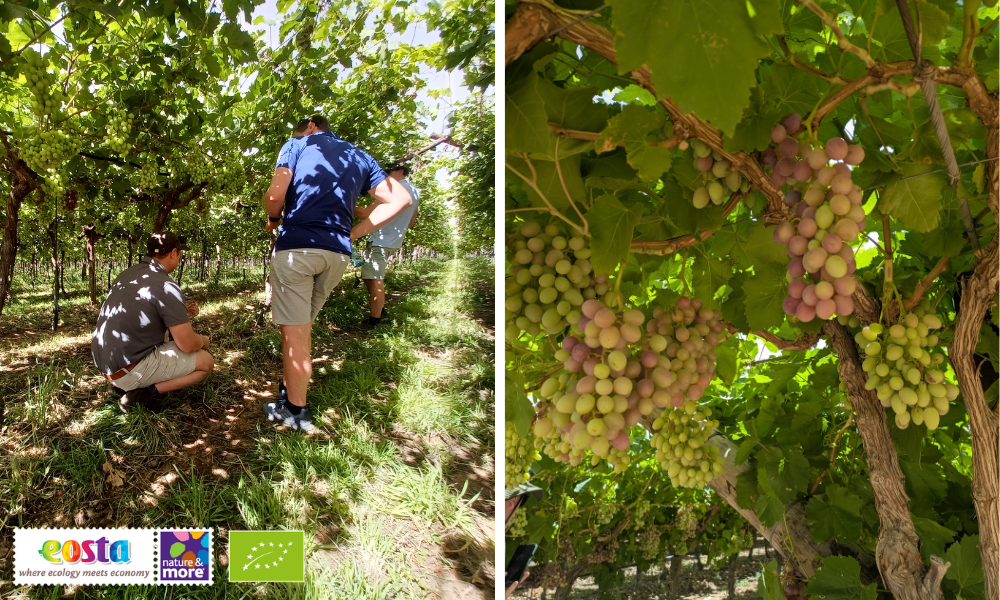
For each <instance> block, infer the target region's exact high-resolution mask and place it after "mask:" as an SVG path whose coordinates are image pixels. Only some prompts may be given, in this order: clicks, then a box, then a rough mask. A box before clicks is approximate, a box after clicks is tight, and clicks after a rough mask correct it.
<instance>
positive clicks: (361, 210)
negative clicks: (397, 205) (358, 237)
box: [354, 201, 381, 219]
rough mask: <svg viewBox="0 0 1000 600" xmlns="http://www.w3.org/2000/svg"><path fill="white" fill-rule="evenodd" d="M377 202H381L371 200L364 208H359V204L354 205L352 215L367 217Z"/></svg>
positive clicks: (360, 217) (361, 217)
mask: <svg viewBox="0 0 1000 600" xmlns="http://www.w3.org/2000/svg"><path fill="white" fill-rule="evenodd" d="M379 204H381V202H378V201H376V202H372V203H371V204H369V205H368V206H366V207H364V208H361V207H360V206H355V207H354V216H355V217H357V218H359V219H367V218H368V217H369V216H371V214H372V211H373V210H375V207H376V206H378V205H379Z"/></svg>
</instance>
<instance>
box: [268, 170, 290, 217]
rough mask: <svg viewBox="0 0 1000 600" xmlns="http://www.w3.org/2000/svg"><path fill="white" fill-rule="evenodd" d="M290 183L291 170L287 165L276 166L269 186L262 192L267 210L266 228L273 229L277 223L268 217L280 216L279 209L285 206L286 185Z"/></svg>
mask: <svg viewBox="0 0 1000 600" xmlns="http://www.w3.org/2000/svg"><path fill="white" fill-rule="evenodd" d="M291 183H292V170H291V169H289V168H288V167H278V168H277V169H275V170H274V176H273V177H272V178H271V186H270V187H268V188H267V192H266V193H265V194H264V210H266V211H267V216H268V223H267V230H268V231H270V230H272V229H275V228H276V227H277V225H276V224H275V223H274V222H272V221H271V220H270V219H278V218H281V211H282V209H284V207H285V194H286V193H288V186H289V185H290V184H291Z"/></svg>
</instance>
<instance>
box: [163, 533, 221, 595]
mask: <svg viewBox="0 0 1000 600" xmlns="http://www.w3.org/2000/svg"><path fill="white" fill-rule="evenodd" d="M159 542H160V544H159V557H158V560H159V581H160V582H163V583H187V584H192V583H193V584H199V583H202V584H204V583H212V530H211V529H188V530H161V531H160V532H159Z"/></svg>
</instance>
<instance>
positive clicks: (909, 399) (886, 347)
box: [854, 298, 959, 430]
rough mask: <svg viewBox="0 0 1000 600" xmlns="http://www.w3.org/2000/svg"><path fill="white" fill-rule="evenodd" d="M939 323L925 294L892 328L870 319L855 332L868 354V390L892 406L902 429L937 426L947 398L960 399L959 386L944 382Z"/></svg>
mask: <svg viewBox="0 0 1000 600" xmlns="http://www.w3.org/2000/svg"><path fill="white" fill-rule="evenodd" d="M941 326H942V323H941V319H940V317H938V316H937V315H936V314H934V309H933V308H931V305H930V303H929V302H928V301H927V299H926V298H925V299H924V300H922V301H921V303H920V304H919V305H918V306H917V307H915V308H914V309H913V311H912V312H910V313H907V314H906V315H901V318H900V320H899V322H898V323H896V324H895V325H893V326H891V327H889V328H888V329H886V328H884V327H883V326H882V325H881V324H879V323H872V324H871V325H869V326H868V327H865V328H864V329H862V330H861V331H860V332H858V334H857V335H856V336H854V339H855V341H856V342H857V343H858V345H859V346H861V348H863V349H864V353H865V355H866V357H865V360H864V362H863V363H862V365H861V368H862V369H864V371H865V373H867V374H868V381H867V382H866V383H865V389H868V390H875V391H876V393H877V394H878V399H879V400H880V401H881V402H882V406H884V407H886V408H889V407H891V408H892V410H893V412H894V413H895V416H896V418H895V422H896V426H897V427H899V428H900V429H906V428H907V427H909V425H910V422H911V421H912V422H913V423H914V424H915V425H920V424H924V425H926V426H927V429H929V430H934V429H937V426H938V424H939V423H940V421H941V416H942V415H945V414H947V413H948V402H950V401H952V400H954V399H955V398H957V397H958V392H959V389H958V386H957V385H955V384H953V383H948V382H947V381H945V376H944V371H945V369H946V368H947V366H948V365H947V360H948V359H947V358H946V357H945V355H944V354H943V353H942V352H941V351H939V350H941V348H939V345H940V339H939V337H938V335H937V334H935V333H933V332H934V331H935V330H938V329H940V328H941ZM936 350H938V351H936Z"/></svg>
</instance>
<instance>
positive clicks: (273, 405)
mask: <svg viewBox="0 0 1000 600" xmlns="http://www.w3.org/2000/svg"><path fill="white" fill-rule="evenodd" d="M264 414H265V415H267V420H268V421H271V422H272V423H277V424H278V425H287V426H289V427H291V428H292V429H293V430H295V431H301V432H303V433H311V432H312V431H313V430H314V429H316V426H315V425H313V422H312V414H311V413H310V412H309V409H308V408H303V409H302V410H301V411H300V412H299V414H297V415H293V414H292V411H290V410H288V409H287V408H285V404H284V401H280V400H279V401H277V402H266V403H264Z"/></svg>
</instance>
